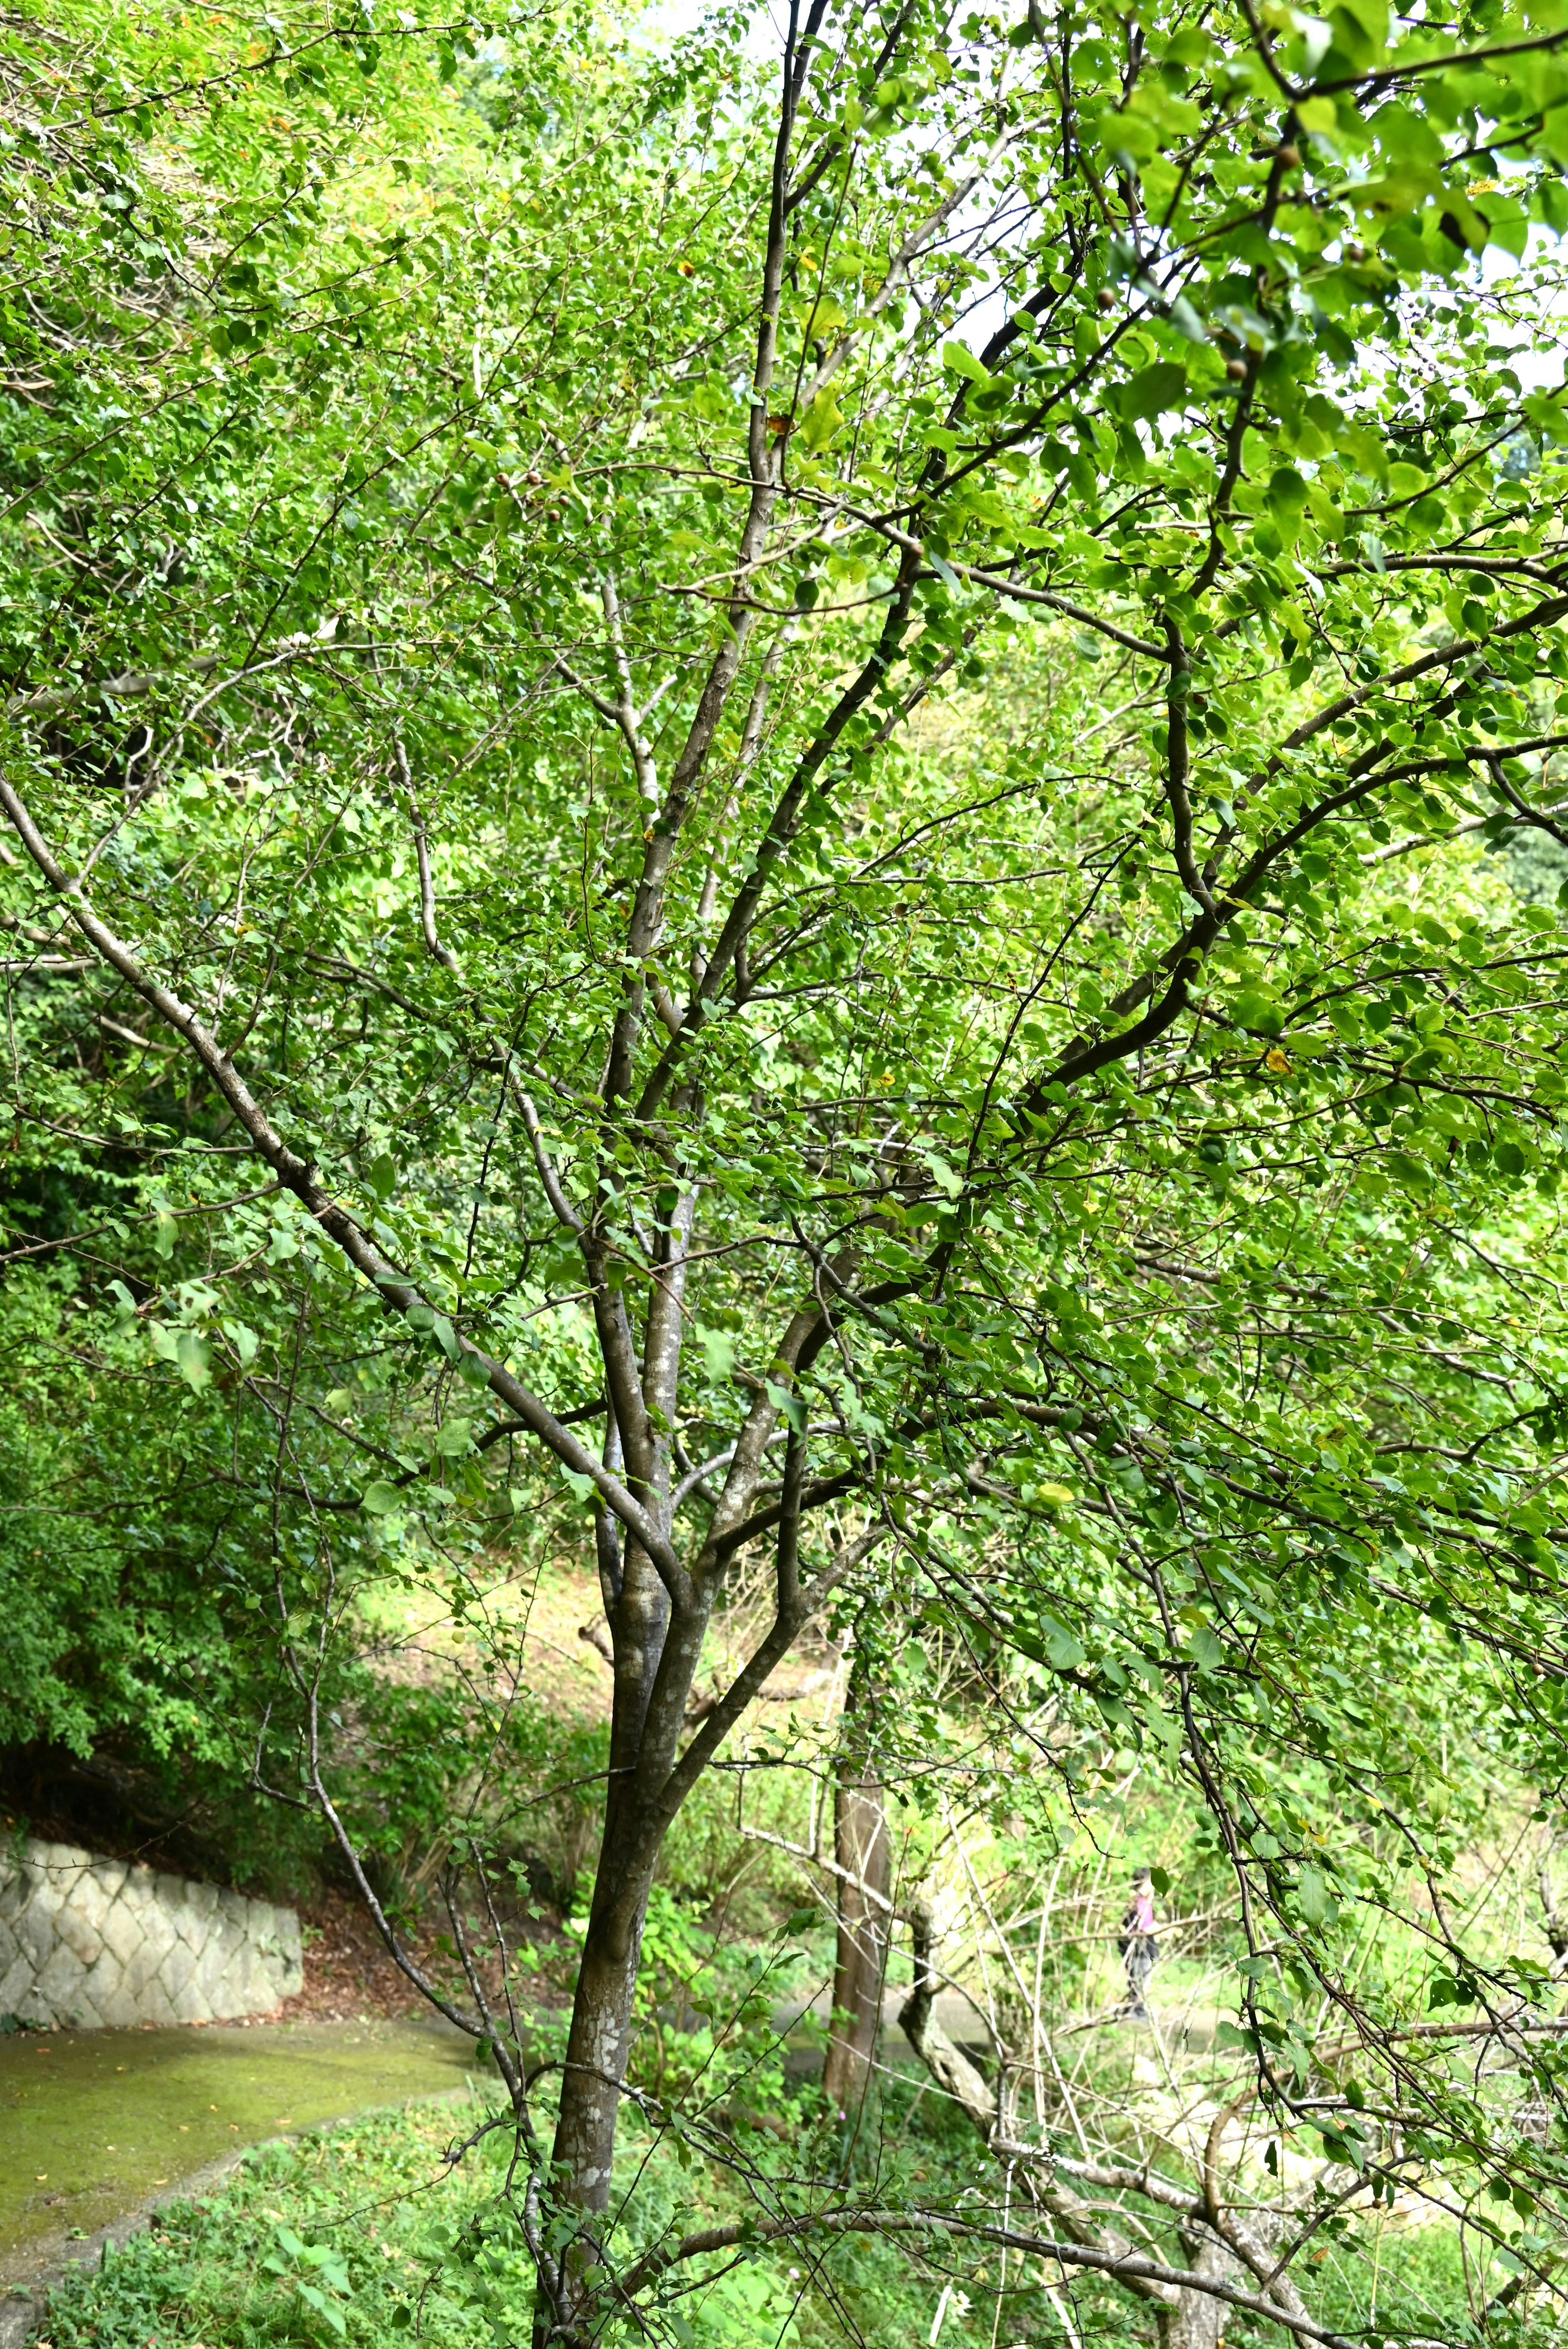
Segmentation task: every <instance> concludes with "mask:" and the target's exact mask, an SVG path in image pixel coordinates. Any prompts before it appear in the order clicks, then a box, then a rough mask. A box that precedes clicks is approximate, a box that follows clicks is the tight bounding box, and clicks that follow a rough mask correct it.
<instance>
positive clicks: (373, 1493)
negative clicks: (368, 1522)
mask: <svg viewBox="0 0 1568 2349" xmlns="http://www.w3.org/2000/svg"><path fill="white" fill-rule="evenodd" d="M359 1506H360V1507H361V1508H362V1509H364V1510H366V1511H367V1512H368V1513H369V1516H373V1517H387V1516H390V1515H391V1514H392V1511H393V1510H394V1509H400V1508H401V1507H402V1506H403V1496H402V1495H401V1493H400V1492H399V1490H398V1488H397V1486H396V1485H389V1484H388V1483H387V1482H386V1481H385V1479H384V1478H381V1477H378V1478H377V1479H376V1481H375V1482H374V1483H373V1484H370V1485H366V1487H365V1490H364V1492H363V1493H362V1494H361V1495H360V1496H359Z"/></svg>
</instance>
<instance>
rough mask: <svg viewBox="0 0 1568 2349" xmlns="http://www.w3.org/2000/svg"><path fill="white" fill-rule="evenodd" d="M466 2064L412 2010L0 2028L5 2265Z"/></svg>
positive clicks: (434, 2082)
mask: <svg viewBox="0 0 1568 2349" xmlns="http://www.w3.org/2000/svg"><path fill="white" fill-rule="evenodd" d="M471 2069H472V2048H471V2047H470V2046H469V2044H468V2043H467V2042H466V2041H463V2040H461V2039H459V2038H458V2036H457V2034H456V2033H448V2032H446V2031H443V2030H437V2029H432V2028H431V2026H430V2025H428V2024H424V2023H397V2022H391V2023H388V2022H370V2023H277V2024H265V2025H253V2026H252V2027H251V2028H250V2029H248V2030H236V2029H209V2030H205V2031H193V2030H171V2031H93V2032H74V2033H73V2032H68V2031H54V2032H23V2033H16V2035H15V2036H14V2037H11V2038H6V2039H0V2142H3V2143H4V2146H5V2160H4V2161H3V2162H0V2279H3V2280H4V2282H5V2283H10V2282H14V2281H16V2279H17V2278H18V2277H20V2276H21V2275H23V2274H24V2273H28V2272H31V2271H32V2269H33V2267H34V2265H35V2264H36V2252H37V2249H38V2247H39V2246H40V2245H41V2244H46V2243H48V2242H49V2241H50V2240H58V2239H59V2238H60V2237H62V2236H68V2235H69V2233H70V2231H71V2230H73V2229H77V2230H80V2231H81V2232H82V2233H83V2234H90V2233H92V2232H93V2231H94V2230H96V2229H98V2228H99V2227H103V2226H106V2225H108V2224H109V2222H110V2221H111V2220H114V2219H116V2218H118V2217H119V2216H120V2215H122V2214H123V2213H124V2212H125V2211H127V2210H130V2209H135V2208H136V2207H137V2205H138V2204H139V2203H141V2202H143V2201H145V2200H146V2199H148V2198H149V2197H151V2196H153V2195H156V2194H158V2193H159V2192H160V2191H161V2190H162V2189H166V2188H171V2187H177V2186H178V2184H179V2182H180V2180H181V2178H188V2177H191V2176H192V2174H193V2173H194V2172H196V2171H197V2170H200V2169H202V2168H206V2167H207V2165H208V2164H210V2163H211V2162H213V2161H214V2160H216V2159H218V2158H221V2157H222V2156H223V2155H225V2154H229V2153H232V2152H234V2150H235V2149H236V2147H242V2146H245V2145H254V2143H255V2142H256V2141H257V2140H258V2139H261V2138H267V2137H277V2136H278V2135H279V2134H280V2133H281V2132H283V2131H286V2130H292V2129H297V2128H301V2127H307V2126H309V2125H311V2124H314V2123H318V2122H322V2121H327V2120H337V2119H338V2118H340V2117H342V2116H344V2115H346V2114H349V2113H354V2112H358V2111H362V2110H363V2109H364V2108H365V2107H366V2106H369V2105H384V2104H390V2103H394V2102H400V2101H401V2100H402V2099H404V2098H406V2097H410V2096H417V2095H431V2094H434V2093H436V2092H438V2091H441V2090H443V2089H452V2088H457V2089H461V2088H462V2085H463V2084H464V2081H465V2079H466V2077H467V2076H468V2073H469V2071H470V2070H471Z"/></svg>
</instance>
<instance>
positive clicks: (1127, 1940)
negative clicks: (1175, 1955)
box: [1116, 1868, 1159, 2023]
mask: <svg viewBox="0 0 1568 2349" xmlns="http://www.w3.org/2000/svg"><path fill="white" fill-rule="evenodd" d="M1116 1947H1117V1948H1118V1949H1119V1950H1120V1951H1121V1953H1122V1963H1123V1965H1124V1966H1125V1967H1126V1968H1127V2001H1126V2003H1125V2004H1124V2005H1123V2007H1122V2010H1121V2011H1122V2013H1123V2014H1124V2015H1125V2016H1126V2017H1127V2020H1128V2021H1129V2022H1132V2023H1141V2022H1143V2021H1145V2020H1146V2019H1147V2014H1148V2009H1147V2006H1146V2005H1145V2004H1144V1995H1143V1994H1144V1988H1145V1985H1146V1984H1147V1981H1148V1978H1149V1976H1150V1974H1151V1973H1152V1972H1153V1971H1154V1969H1155V1963H1156V1961H1157V1960H1158V1956H1159V1942H1158V1939H1157V1937H1156V1932H1155V1918H1154V1880H1153V1878H1151V1876H1150V1875H1149V1872H1148V1870H1147V1868H1134V1870H1133V1880H1132V1899H1131V1900H1130V1901H1129V1902H1128V1903H1127V1913H1126V1915H1125V1916H1124V1917H1123V1919H1122V1930H1121V1939H1120V1940H1119V1941H1118V1942H1117V1943H1116Z"/></svg>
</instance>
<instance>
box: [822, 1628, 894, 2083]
mask: <svg viewBox="0 0 1568 2349" xmlns="http://www.w3.org/2000/svg"><path fill="white" fill-rule="evenodd" d="M868 1682H869V1674H868V1672H867V1670H866V1668H865V1665H864V1663H863V1661H862V1658H861V1656H860V1654H859V1653H858V1652H857V1655H856V1659H855V1662H854V1664H853V1666H852V1667H851V1670H850V1675H849V1691H848V1694H847V1696H846V1700H845V1706H844V1723H843V1730H842V1737H841V1743H840V1748H839V1757H838V1774H837V1778H836V1784H835V1787H834V1857H835V1858H836V1860H837V1862H838V1865H839V1867H840V1868H842V1869H843V1870H844V1871H845V1872H844V1873H843V1874H842V1875H841V1876H840V1877H839V1878H838V1879H837V1882H838V1950H837V1955H836V1961H835V1964H834V1970H833V2013H832V2018H831V2021H830V2023H829V2024H828V2033H829V2036H828V2042H827V2054H826V2059H825V2060H824V2063H823V2066H822V2087H823V2093H824V2095H826V2097H827V2098H828V2100H829V2102H830V2103H832V2104H834V2105H836V2106H838V2108H839V2110H840V2111H841V2112H847V2111H848V2110H849V2109H850V2107H851V2106H854V2105H857V2104H858V2102H859V2101H860V2098H861V2097H862V2096H863V2095H864V2094H865V2092H866V2083H867V2079H868V2078H869V2076H870V2071H871V2065H872V2062H873V2060H874V2059H875V2056H876V2053H877V2026H878V2024H879V2023H880V2021H881V2017H882V1985H883V1982H884V1981H885V1979H886V1977H887V1971H888V1889H889V1886H890V1883H891V1880H892V1868H891V1865H890V1854H889V1850H888V1820H887V1813H886V1809H885V1806H884V1803H883V1797H882V1783H881V1780H880V1779H879V1778H878V1777H877V1774H876V1772H875V1770H874V1769H873V1768H872V1766H871V1764H870V1762H869V1760H868V1759H867V1744H868V1729H869V1723H868V1721H867V1713H868V1711H869V1686H868Z"/></svg>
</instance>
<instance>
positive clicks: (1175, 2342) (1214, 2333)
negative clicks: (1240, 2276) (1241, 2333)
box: [1158, 2227, 1236, 2349]
mask: <svg viewBox="0 0 1568 2349" xmlns="http://www.w3.org/2000/svg"><path fill="white" fill-rule="evenodd" d="M1180 2235H1181V2248H1182V2250H1183V2251H1184V2252H1185V2253H1186V2255H1187V2263H1188V2266H1189V2268H1190V2269H1191V2271H1192V2272H1193V2274H1194V2275H1200V2276H1212V2277H1213V2278H1214V2280H1215V2281H1216V2282H1233V2281H1234V2280H1235V2276H1236V2262H1235V2261H1234V2260H1232V2259H1231V2256H1230V2254H1229V2252H1228V2251H1226V2249H1225V2247H1224V2245H1223V2244H1222V2243H1219V2242H1216V2240H1214V2237H1213V2236H1212V2235H1211V2234H1210V2233H1209V2232H1208V2230H1206V2229H1201V2230H1200V2229H1199V2228H1196V2227H1194V2228H1187V2227H1183V2228H1182V2229H1181V2230H1180ZM1230 2315H1231V2309H1230V2308H1229V2307H1228V2306H1227V2305H1226V2303H1225V2302H1224V2301H1222V2300H1218V2299H1216V2298H1215V2296H1214V2294H1213V2293H1212V2292H1198V2291H1195V2290H1194V2289H1193V2287H1192V2286H1191V2285H1190V2284H1189V2285H1187V2286H1185V2287H1184V2288H1183V2289H1182V2290H1181V2291H1179V2292H1178V2293H1177V2294H1176V2298H1175V2304H1174V2306H1172V2307H1170V2308H1168V2309H1163V2310H1161V2312H1160V2313H1159V2316H1158V2327H1159V2349H1219V2344H1220V2334H1221V2333H1223V2332H1224V2330H1225V2323H1226V2320H1227V2318H1228V2317H1229V2316H1230Z"/></svg>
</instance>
